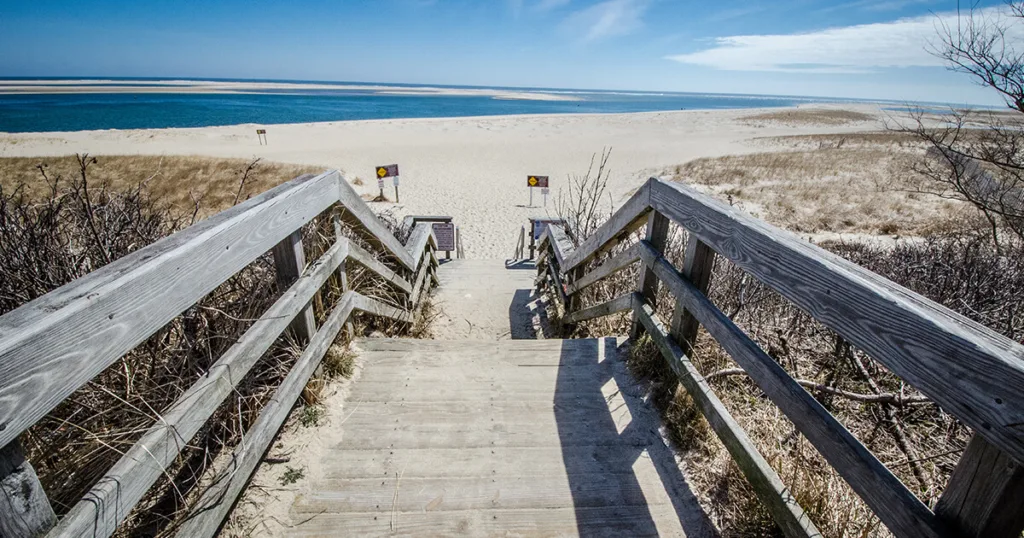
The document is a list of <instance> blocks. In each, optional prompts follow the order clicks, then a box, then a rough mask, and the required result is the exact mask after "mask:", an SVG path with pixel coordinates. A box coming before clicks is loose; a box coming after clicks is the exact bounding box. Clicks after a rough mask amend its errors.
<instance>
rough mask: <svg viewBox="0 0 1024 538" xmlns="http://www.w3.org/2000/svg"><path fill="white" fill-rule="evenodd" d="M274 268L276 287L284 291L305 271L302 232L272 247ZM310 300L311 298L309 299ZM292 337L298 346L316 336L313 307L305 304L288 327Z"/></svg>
mask: <svg viewBox="0 0 1024 538" xmlns="http://www.w3.org/2000/svg"><path fill="white" fill-rule="evenodd" d="M272 252H273V254H274V268H275V269H276V270H277V287H278V289H282V290H286V289H288V287H289V286H291V285H292V282H295V281H296V280H298V278H299V277H300V276H301V275H302V272H303V271H305V270H306V253H305V252H304V251H303V250H302V230H301V229H299V230H295V231H294V232H292V233H291V234H290V235H288V237H285V238H284V239H282V240H281V242H280V243H278V244H277V245H274V249H273V251H272ZM310 299H311V300H312V298H310ZM288 327H289V330H290V331H291V334H292V336H293V337H294V338H295V339H296V341H298V342H299V343H300V344H305V343H306V342H309V339H310V338H312V337H313V335H314V334H316V319H315V318H314V316H313V305H312V304H311V303H309V304H306V306H305V308H303V309H302V310H300V311H299V312H298V314H297V315H296V316H295V319H293V320H292V323H291V325H289V326H288Z"/></svg>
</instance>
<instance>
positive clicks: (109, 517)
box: [50, 238, 349, 537]
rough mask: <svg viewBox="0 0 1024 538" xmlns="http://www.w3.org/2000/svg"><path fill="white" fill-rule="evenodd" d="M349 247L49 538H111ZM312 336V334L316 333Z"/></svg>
mask: <svg viewBox="0 0 1024 538" xmlns="http://www.w3.org/2000/svg"><path fill="white" fill-rule="evenodd" d="M348 246H349V241H348V240H346V239H345V238H341V239H340V240H339V241H337V242H335V244H334V245H332V246H331V248H330V249H328V250H327V252H325V253H324V255H323V256H321V257H320V259H318V260H317V261H316V262H314V263H313V264H312V265H310V267H309V268H308V269H307V271H306V272H305V274H304V275H302V276H301V277H299V279H298V280H297V281H296V282H295V284H293V285H292V286H291V287H290V288H289V289H288V290H286V291H285V292H284V294H283V295H282V296H281V297H280V298H279V299H278V300H277V301H276V302H275V303H274V304H273V305H272V306H271V307H270V308H269V309H267V311H266V312H265V313H264V314H263V315H262V316H261V317H260V319H258V320H256V321H255V322H254V323H253V324H252V326H250V327H249V329H248V330H246V332H245V333H244V334H243V335H242V336H241V338H239V339H238V342H236V343H235V344H234V345H233V346H231V348H230V349H228V350H227V351H226V352H225V353H224V355H223V356H221V358H220V359H218V360H217V362H216V363H215V364H214V365H213V366H212V367H210V370H209V372H207V374H206V375H205V376H204V377H202V378H200V379H199V381H197V382H196V383H195V384H194V385H193V386H192V387H191V388H190V389H189V390H188V391H186V392H185V393H184V394H182V396H181V397H180V398H178V400H177V401H176V402H175V403H174V404H173V405H172V406H171V407H170V408H169V409H167V410H166V411H165V412H163V413H162V414H161V415H160V420H159V422H158V423H157V424H155V425H154V426H153V427H151V428H150V429H149V431H148V432H146V434H145V435H143V436H142V438H141V439H139V441H138V442H137V443H135V445H133V446H132V448H131V449H129V450H128V452H126V453H125V454H124V456H122V457H121V459H120V460H118V462H117V463H116V464H114V466H113V467H112V468H111V469H110V470H109V471H107V474H106V475H105V476H104V477H103V478H101V479H99V481H97V483H96V485H95V486H93V488H92V489H91V490H90V491H89V492H88V493H86V495H85V496H84V498H83V499H82V500H81V501H80V502H78V503H77V504H76V505H75V506H74V507H73V508H72V509H71V511H70V512H68V513H67V514H66V515H65V516H64V517H63V518H62V519H61V521H60V525H58V526H57V527H56V528H55V529H54V530H53V532H52V533H50V536H51V537H57V536H67V537H72V536H75V537H77V536H92V537H97V536H102V537H106V536H110V535H112V534H113V533H114V531H115V529H116V528H117V525H119V524H120V523H121V522H122V521H123V520H124V518H125V517H126V516H127V515H128V514H129V513H130V512H131V509H132V508H134V506H135V505H136V504H138V502H139V500H141V499H142V497H143V496H144V495H145V494H146V492H147V491H149V488H150V487H152V485H153V483H154V482H156V480H157V479H158V478H160V476H161V475H162V474H163V473H164V470H165V469H166V468H167V466H168V465H170V464H171V463H172V462H173V461H174V459H175V458H176V457H177V455H178V453H179V451H180V450H181V448H182V447H183V446H185V445H186V444H187V443H188V442H189V440H190V439H192V437H193V436H194V435H195V434H196V432H198V431H199V429H200V428H202V426H203V425H204V424H205V423H206V421H207V420H208V419H209V418H210V416H211V415H212V414H213V412H214V411H216V409H217V407H218V406H219V405H220V404H221V402H223V401H224V398H226V397H227V396H228V395H229V394H231V392H232V391H233V390H234V388H235V387H236V386H237V385H238V383H239V382H240V381H241V380H242V379H243V378H245V376H246V375H247V374H248V373H249V370H251V369H252V367H253V365H255V364H256V362H257V361H258V360H259V358H260V357H262V356H263V353H264V352H265V351H266V350H267V349H269V348H270V346H271V345H272V344H273V343H274V341H275V340H277V338H278V336H279V335H280V334H281V333H282V332H283V331H284V329H285V328H286V327H287V326H288V320H289V319H291V318H293V317H294V316H295V314H296V313H298V312H299V311H300V309H301V308H302V307H303V306H304V305H308V304H309V301H310V300H311V299H312V298H313V295H314V294H315V293H316V292H317V290H319V289H320V287H321V286H323V284H324V283H325V282H326V281H327V279H328V278H329V277H330V275H331V273H333V272H334V271H335V270H337V268H338V267H340V266H341V265H342V263H343V262H344V260H345V257H346V255H347V253H348ZM314 334H316V333H314Z"/></svg>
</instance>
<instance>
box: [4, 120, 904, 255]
mask: <svg viewBox="0 0 1024 538" xmlns="http://www.w3.org/2000/svg"><path fill="white" fill-rule="evenodd" d="M807 109H812V110H813V109H827V110H856V111H861V112H863V113H865V114H868V115H869V117H870V118H871V120H869V121H862V122H854V123H849V124H844V125H838V126H837V125H821V124H813V125H812V124H806V125H786V124H782V123H772V122H768V123H764V122H752V121H749V120H746V119H745V118H746V117H747V116H752V115H756V114H759V113H763V112H774V111H780V110H790V111H795V110H807ZM883 116H884V113H883V112H882V111H881V109H880V107H879V106H877V105H865V104H858V105H854V106H850V105H810V104H807V105H801V106H797V107H764V108H737V109H703V110H681V111H680V110H673V111H655V112H627V113H569V114H523V115H496V116H464V117H447V118H404V119H369V120H350V121H333V122H314V123H288V124H276V125H275V126H273V127H267V137H268V139H269V140H268V143H267V144H266V145H261V144H260V142H259V141H258V140H257V136H256V133H255V130H254V129H255V128H256V127H257V125H256V124H251V123H250V124H237V125H231V126H217V127H185V128H163V129H131V130H97V131H64V132H42V133H38V132H37V133H14V134H2V135H0V156H3V157H28V158H33V159H45V158H47V157H58V156H63V155H69V154H75V153H79V154H81V153H88V154H90V155H94V156H99V157H101V159H100V161H101V163H102V156H104V155H154V156H161V155H184V156H189V155H195V156H204V157H216V158H232V159H246V160H250V161H251V160H253V159H256V158H259V159H263V160H264V161H267V162H279V163H289V164H300V165H309V166H315V167H317V168H323V169H337V170H340V171H342V173H343V174H344V177H345V178H346V179H347V180H348V181H349V183H350V184H353V186H354V188H355V189H356V190H357V191H358V192H359V193H360V194H361V195H364V196H366V197H368V198H372V197H374V196H376V195H377V194H378V192H379V191H378V188H377V182H376V181H374V180H373V178H374V169H375V167H376V166H380V165H384V164H393V163H394V164H398V165H399V167H400V170H401V203H393V202H384V203H376V204H373V206H374V209H375V210H376V211H378V212H391V213H392V214H394V215H395V216H396V217H398V218H401V217H404V216H405V215H415V214H435V215H440V214H444V215H450V216H452V217H453V218H454V219H455V221H456V223H457V224H458V225H459V226H460V228H461V230H462V234H463V235H462V236H463V238H464V246H465V250H466V254H467V257H470V258H476V259H503V258H506V257H508V256H509V255H510V254H511V253H512V250H513V248H514V245H515V241H516V237H517V233H518V230H519V228H520V227H521V226H522V225H524V224H525V223H526V221H527V220H528V219H529V218H531V217H543V216H548V217H550V216H552V215H554V214H556V213H557V209H556V207H557V197H558V192H559V190H560V189H562V190H563V191H564V189H565V188H566V186H567V185H568V184H569V182H570V181H571V180H572V178H574V177H578V176H582V175H584V174H586V173H587V169H588V167H589V166H590V165H591V162H592V158H594V157H595V155H596V156H598V157H599V156H600V155H601V153H602V151H607V150H610V151H611V158H610V160H609V170H610V176H609V181H608V190H607V196H606V197H605V198H606V199H607V202H606V203H607V204H608V205H609V206H613V207H614V206H617V205H619V204H621V203H622V202H623V200H624V199H625V198H626V197H628V196H629V194H630V193H631V192H632V191H633V190H635V189H636V187H638V186H639V185H640V184H641V183H642V182H643V181H645V180H646V179H647V178H648V177H651V176H662V175H666V174H671V173H672V172H671V171H672V170H676V169H677V168H678V166H679V165H682V164H684V163H687V162H689V161H692V160H694V159H700V158H714V157H721V156H726V155H742V154H748V153H761V152H765V151H774V150H773V149H767V148H766V147H765V146H764V145H763V144H759V143H757V142H756V141H755V139H758V138H765V137H775V136H788V135H814V134H834V133H852V132H862V131H871V130H877V129H879V128H881V120H882V118H883ZM260 128H262V126H260ZM595 171H596V169H595ZM157 172H159V170H158V169H157V170H153V171H146V173H147V174H153V173H157ZM592 173H593V172H592ZM198 174H199V175H197V176H196V177H197V180H198V181H201V180H202V179H201V178H202V175H201V172H198ZM530 174H535V175H536V174H539V175H547V176H550V178H551V195H550V196H549V197H548V199H547V205H546V206H545V204H544V199H543V198H542V197H541V195H540V193H534V197H533V200H534V203H533V205H532V206H530V204H529V203H528V202H529V200H530V192H529V189H528V188H527V185H526V178H527V176H528V175H530ZM357 178H358V181H357ZM288 179H291V178H276V180H280V181H286V180H288ZM271 186H273V185H272V184H270V183H268V184H266V185H263V186H262V187H261V188H262V189H265V188H269V187H271ZM384 192H385V195H386V196H387V197H388V199H391V200H393V199H394V188H393V185H392V182H391V181H388V182H386V183H385V187H384Z"/></svg>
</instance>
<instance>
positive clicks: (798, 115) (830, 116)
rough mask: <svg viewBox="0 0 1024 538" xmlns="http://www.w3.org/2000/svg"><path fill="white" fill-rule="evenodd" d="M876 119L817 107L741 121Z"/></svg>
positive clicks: (834, 122)
mask: <svg viewBox="0 0 1024 538" xmlns="http://www.w3.org/2000/svg"><path fill="white" fill-rule="evenodd" d="M874 119H875V116H872V115H871V114H864V113H863V112H854V111H852V110H830V109H815V108H804V109H797V110H786V111H782V112H765V113H763V114H754V115H752V116H744V117H742V118H740V120H741V121H744V122H747V123H752V124H755V125H756V124H759V123H781V124H783V125H789V126H794V127H802V126H806V125H847V124H849V123H856V122H862V121H873V120H874Z"/></svg>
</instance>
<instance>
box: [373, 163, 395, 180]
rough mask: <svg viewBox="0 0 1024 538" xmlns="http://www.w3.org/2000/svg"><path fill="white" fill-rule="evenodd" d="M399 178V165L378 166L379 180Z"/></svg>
mask: <svg viewBox="0 0 1024 538" xmlns="http://www.w3.org/2000/svg"><path fill="white" fill-rule="evenodd" d="M397 176H398V165H397V164H388V165H384V166H378V167H377V177H378V178H386V177H397Z"/></svg>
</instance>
